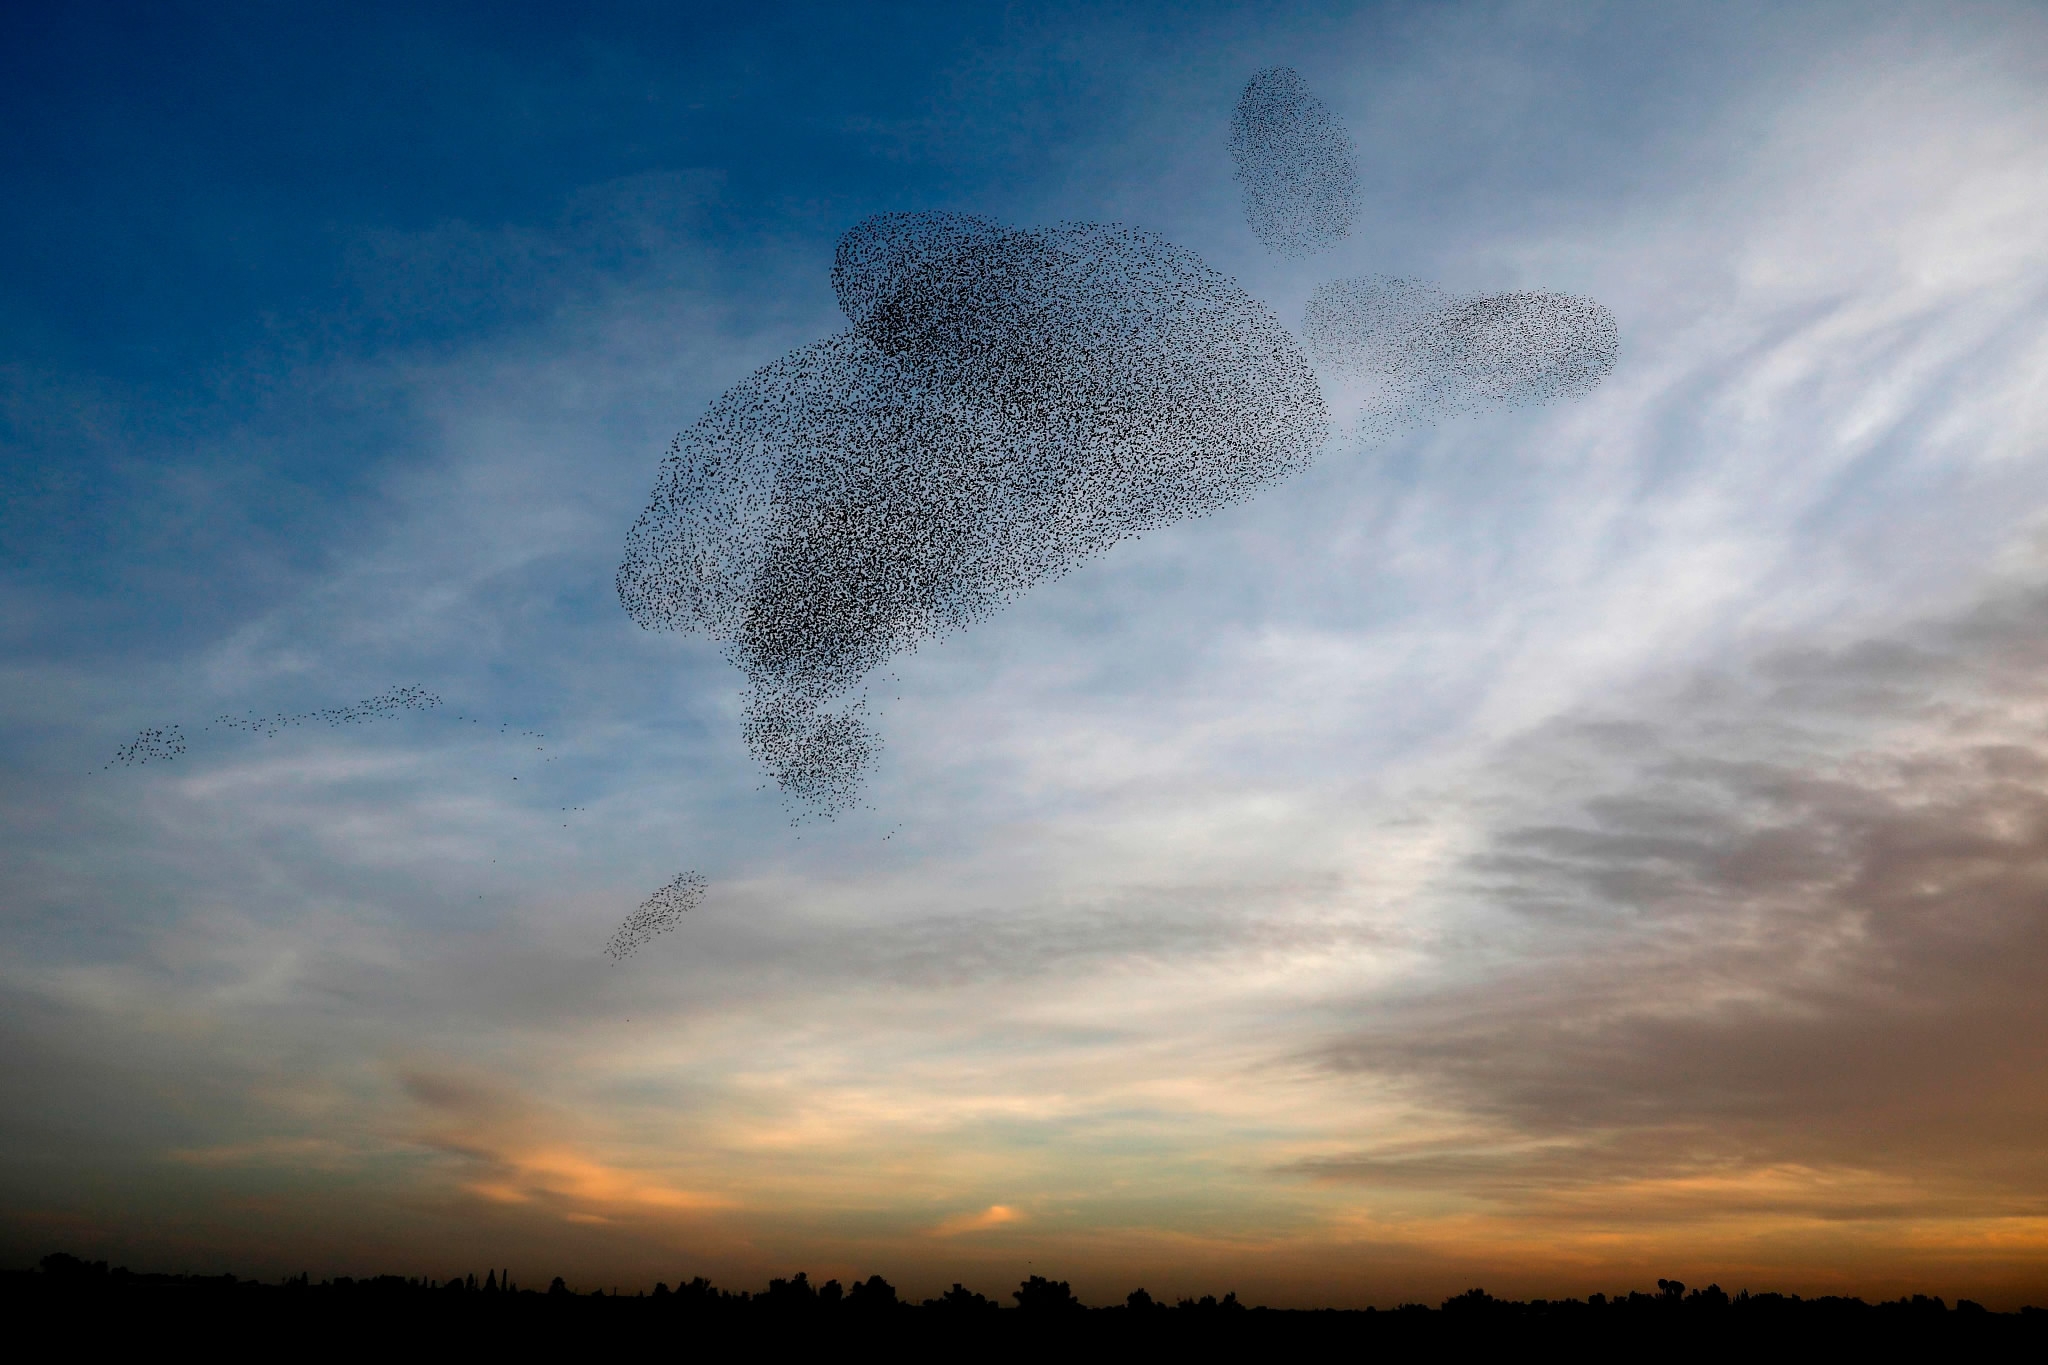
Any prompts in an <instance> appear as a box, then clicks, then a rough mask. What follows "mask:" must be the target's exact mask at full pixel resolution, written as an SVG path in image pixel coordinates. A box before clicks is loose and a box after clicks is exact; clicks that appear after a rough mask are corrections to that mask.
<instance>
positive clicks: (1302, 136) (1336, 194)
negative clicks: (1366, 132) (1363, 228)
mask: <svg viewBox="0 0 2048 1365" xmlns="http://www.w3.org/2000/svg"><path fill="white" fill-rule="evenodd" d="M1230 158H1231V160H1232V161H1234V162H1236V163H1237V183H1238V185H1239V187H1240V188H1241V189H1242V190H1243V191H1244V216H1245V221H1246V222H1247V223H1248V224H1249V225H1250V226H1251V230H1252V236H1254V237H1256V238H1258V239H1259V241H1260V242H1261V243H1262V244H1264V246H1265V247H1266V249H1267V250H1268V251H1273V252H1277V253H1279V254H1280V255H1282V256H1295V257H1302V256H1311V255H1314V254H1315V253H1316V252H1318V251H1322V250H1325V249H1326V248H1328V247H1331V246H1334V245H1335V244H1336V243H1337V242H1339V241H1341V240H1342V239H1343V238H1345V237H1348V236H1350V235H1351V228H1352V225H1353V224H1354V223H1355V222H1357V221H1358V207H1359V205H1358V153H1357V150H1356V149H1355V148H1354V147H1353V146H1352V144H1351V135H1350V134H1349V133H1347V132H1345V131H1344V124H1343V123H1342V121H1340V120H1339V119H1338V117H1337V116H1336V114H1334V113H1332V112H1331V110H1330V107H1329V106H1328V105H1327V104H1324V103H1323V102H1322V101H1321V100H1319V99H1317V98H1316V97H1315V96H1314V95H1312V94H1310V93H1309V88H1308V82H1306V81H1304V80H1303V79H1302V78H1301V73H1300V72H1298V71H1296V70H1294V68H1292V67H1287V66H1276V67H1271V68H1269V69H1267V70H1265V71H1261V72H1259V73H1258V74H1257V75H1255V76H1253V77H1252V78H1251V79H1250V80H1249V81H1246V82H1245V87H1244V93H1243V94H1242V95H1240V96H1238V100H1237V109H1236V112H1235V113H1233V114H1232V116H1231V119H1230Z"/></svg>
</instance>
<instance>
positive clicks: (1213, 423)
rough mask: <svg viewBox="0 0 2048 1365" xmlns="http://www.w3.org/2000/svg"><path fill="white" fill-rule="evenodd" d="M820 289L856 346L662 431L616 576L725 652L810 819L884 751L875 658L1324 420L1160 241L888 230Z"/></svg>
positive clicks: (1318, 407) (859, 242)
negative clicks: (661, 457)
mask: <svg viewBox="0 0 2048 1365" xmlns="http://www.w3.org/2000/svg"><path fill="white" fill-rule="evenodd" d="M832 282H833V286H834V288H835V290H836V292H837V294H838V297H839V303H840V307H841V309H842V311H843V312H844V313H845V315H846V319H847V322H848V324H849V326H848V329H847V330H846V331H844V332H841V333H839V334H838V335H836V336H832V337H828V338H826V339H825V340H823V341H820V342H816V343H814V344H812V345H810V346H806V347H803V348H801V349H799V350H796V351H793V352H791V353H790V354H788V355H786V356H784V357H783V358H782V359H780V360H777V361H775V362H774V363H772V364H770V365H767V366H765V367H763V368H762V369H761V370H759V371H757V372H756V373H755V374H754V375H753V376H751V377H750V378H748V379H746V380H744V381H742V382H741V383H740V384H738V385H736V386H735V387H733V388H732V389H730V390H728V391H727V392H726V393H725V394H724V395H723V396H722V397H720V398H719V399H718V400H717V401H715V402H714V403H713V404H712V405H711V409H710V411H709V412H707V413H706V414H705V415H704V417H703V418H702V419H700V420H699V421H698V423H697V424H696V425H695V426H694V427H692V428H690V430H688V431H686V432H684V433H683V434H682V435H681V436H680V437H678V438H677V439H676V442H675V444H674V446H673V447H672V448H671V450H670V452H669V456H668V459H667V460H666V462H665V463H664V464H663V466H662V469H661V472H660V476H659V479H658V481H657V483H656V485H655V489H654V495H653V498H652V500H651V502H650V503H649V505H648V507H647V509H646V511H645V512H644V513H642V515H641V517H640V519H639V521H638V522H637V523H635V525H634V527H633V529H632V532H631V534H630V536H629V537H628V540H627V546H626V555H625V560H624V563H623V564H622V565H621V566H620V569H619V574H618V588H619V596H620V599H621V601H622V602H623V603H624V605H625V607H626V610H627V611H628V612H630V613H631V614H632V615H633V617H634V619H635V620H637V621H639V622H640V623H641V624H642V625H644V626H648V627H652V628H670V629H682V630H700V631H703V632H704V633H706V634H707V635H709V636H711V637H712V638H713V639H716V640H718V641H720V642H721V643H722V644H723V645H724V647H725V649H726V651H727V653H728V655H729V657H730V658H731V659H732V661H733V662H734V663H735V664H736V665H737V666H738V667H739V669H740V670H741V672H742V673H743V674H744V675H745V677H746V680H747V696H746V707H745V720H744V722H743V725H744V733H745V737H746V740H747V743H748V746H749V747H750V748H751V749H752V750H753V752H754V754H755V756H756V757H757V758H759V759H760V761H761V762H762V763H763V765H764V766H765V767H766V768H767V770H768V771H769V772H770V773H771V774H772V775H773V776H774V778H775V780H776V781H777V782H778V783H779V784H780V785H781V787H782V789H783V790H784V792H786V793H787V794H788V795H789V796H790V797H791V798H793V799H794V800H795V801H797V802H799V803H802V805H803V806H804V807H808V808H809V809H811V810H814V811H816V812H819V813H823V814H831V813H834V812H836V811H838V810H840V809H843V808H844V807H845V806H846V805H848V804H850V803H851V801H852V800H853V799H854V795H855V793H856V791H857V788H858V785H859V781H860V778H861V776H862V774H863V772H864V771H865V770H866V769H867V768H868V766H869V765H870V763H871V762H872V759H873V756H874V754H875V751H876V747H877V741H876V738H875V736H874V733H873V731H872V730H871V729H870V728H869V726H868V724H867V723H866V720H865V717H864V714H863V704H862V702H861V700H860V699H859V697H858V695H857V689H858V687H859V685H860V683H861V680H862V679H863V678H865V677H866V676H867V675H868V674H869V672H870V671H871V670H873V669H874V668H875V667H876V665H878V664H880V663H881V662H883V661H884V660H885V659H887V658H888V657H890V656H891V655H892V654H895V653H896V652H898V651H901V650H904V649H908V648H911V647H913V646H915V645H916V644H917V643H919V642H920V641H922V640H926V639H929V638H931V637H932V636H934V635H937V634H940V633H943V632H946V631H949V630H954V629H958V628H960V627H963V626H966V625H968V624H971V623H972V622H974V621H977V620H980V619H982V618H983V617H985V616H987V615H988V614H989V613H990V612H992V611H994V610H996V609H997V608H999V607H1000V606H1002V605H1003V604H1004V603H1006V602H1008V601H1009V600H1010V599H1012V598H1013V597H1015V596H1016V595H1017V594H1019V593H1021V592H1023V591H1024V590H1026V589H1028V588H1030V587H1032V586H1033V585H1034V584H1037V583H1040V582H1043V581H1044V580H1046V579H1048V578H1052V577H1056V576H1058V575H1060V574H1064V573H1066V572H1067V571H1068V570H1070V569H1072V568H1073V567H1074V566H1075V565H1076V564H1077V563H1079V562H1081V561H1082V560H1084V559H1086V558H1088V557H1089V556H1091V555H1095V554H1098V553H1100V552H1101V551H1103V550H1104V549H1107V548H1108V547H1109V546H1111V545H1113V544H1115V543H1116V542H1117V541H1119V540H1122V539H1124V538H1125V537H1127V536H1132V535H1136V534H1139V533H1141V532H1143V531H1145V530H1147V529H1150V528H1152V527H1156V526H1163V525H1165V524H1167V523H1169V522H1174V521H1179V520H1182V519H1184V518H1187V517H1193V516H1200V515H1202V514H1204V513H1207V512H1213V511H1215V510H1216V509H1218V508H1220V507H1224V506H1227V505H1229V504H1231V503H1233V502H1237V501H1239V500H1241V499H1244V498H1246V497H1249V496H1250V495H1251V494H1253V493H1254V492H1256V491H1257V490H1259V489H1260V488H1262V487H1265V486H1266V485H1268V484H1271V483H1273V482H1275V481H1277V480H1279V479H1282V478H1284V477H1286V476H1287V475H1288V474H1290V473H1292V472H1294V471H1295V470H1297V469H1300V468H1302V467H1303V466H1304V465H1306V464H1307V463H1308V462H1309V461H1310V459H1312V458H1313V456H1314V454H1315V452H1316V450H1317V448H1318V447H1319V446H1320V445H1321V444H1322V441H1323V438H1324V434H1325V429H1326V426H1327V414H1326V413H1325V411H1324V408H1323V400H1322V394H1321V391H1320V389H1319V388H1318V386H1317V383H1316V379H1315V376H1314V374H1313V373H1312V372H1311V370H1310V368H1309V364H1308V360H1307V358H1306V357H1305V356H1304V355H1303V354H1302V351H1301V347H1300V345H1299V344H1298V343H1297V342H1296V341H1295V339H1294V337H1293V335H1292V334H1291V333H1290V332H1289V331H1288V330H1287V329H1286V327H1284V326H1283V325H1282V324H1281V322H1280V320H1279V319H1278V318H1277V317H1276V316H1274V314H1273V312H1272V310H1271V309H1269V308H1268V307H1266V306H1265V305H1264V304H1262V303H1260V302H1259V301H1258V300H1256V299H1254V298H1252V297H1251V296H1250V295H1249V294H1247V293H1245V292H1244V290H1242V289H1241V288H1239V287H1238V286H1237V285H1236V284H1234V283H1233V282H1231V281H1230V280H1229V279H1227V278H1225V277H1224V276H1223V275H1221V274H1219V273H1218V272H1216V271H1215V270H1213V269H1211V268H1210V267H1209V266H1207V265H1206V264H1204V263H1203V262H1202V260H1201V259H1200V258H1199V257H1197V256H1196V255H1195V254H1194V253H1193V252H1191V251H1188V250H1186V249H1185V248H1182V247H1178V246H1175V245H1173V244H1172V243H1171V242H1168V241H1166V240H1165V239H1163V238H1161V237H1159V236H1157V235H1156V234H1154V233H1150V232H1145V231H1142V230H1140V229H1136V228H1130V227H1124V226H1120V225H1114V224H1097V223H1069V224H1062V225H1060V226H1058V227H1053V228H1045V229H1020V228H1013V227H1007V226H1005V225H1003V224H1000V223H997V222H995V221H993V220H991V219H987V218H979V217H971V216H968V215H964V214H951V213H897V214H885V215H881V216H879V217H875V218H870V219H868V220H867V221H866V222H864V223H861V224H859V225H857V226H856V227H855V228H853V230H852V231H850V232H848V233H847V234H846V235H845V236H844V237H843V238H842V239H841V240H840V243H839V249H838V253H837V256H836V259H835V261H834V264H833V270H832ZM849 697H851V698H853V700H851V701H850V702H849V701H848V700H847V699H848V698H849Z"/></svg>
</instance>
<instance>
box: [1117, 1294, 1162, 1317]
mask: <svg viewBox="0 0 2048 1365" xmlns="http://www.w3.org/2000/svg"><path fill="white" fill-rule="evenodd" d="M1124 1307H1126V1308H1128V1309H1130V1310H1131V1311H1132V1312H1133V1313H1146V1312H1150V1311H1151V1310H1152V1309H1154V1308H1157V1307H1159V1305H1158V1304H1157V1303H1155V1302H1153V1300H1152V1296H1151V1295H1150V1294H1147V1293H1146V1292H1145V1291H1144V1290H1142V1289H1133V1290H1132V1291H1131V1292H1130V1293H1128V1294H1126V1295H1124Z"/></svg>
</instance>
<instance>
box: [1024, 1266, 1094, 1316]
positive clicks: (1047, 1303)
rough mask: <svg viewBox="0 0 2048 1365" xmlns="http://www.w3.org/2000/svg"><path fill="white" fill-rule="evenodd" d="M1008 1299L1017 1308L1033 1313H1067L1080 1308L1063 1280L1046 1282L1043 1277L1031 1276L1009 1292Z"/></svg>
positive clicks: (1078, 1302)
mask: <svg viewBox="0 0 2048 1365" xmlns="http://www.w3.org/2000/svg"><path fill="white" fill-rule="evenodd" d="M1010 1297H1011V1298H1013V1299H1015V1300H1016V1301H1017V1306H1018V1307H1019V1308H1022V1309H1025V1310H1026V1311H1028V1312H1033V1313H1068V1312H1072V1311H1073V1310H1075V1309H1077V1308H1079V1307H1081V1306H1082V1305H1081V1301H1080V1300H1079V1299H1077V1298H1075V1297H1074V1291H1073V1290H1072V1289H1071V1288H1070V1287H1069V1286H1068V1285H1067V1282H1066V1281H1065V1280H1048V1279H1047V1278H1045V1276H1043V1275H1033V1276H1032V1277H1031V1278H1030V1279H1028V1280H1026V1281H1024V1283H1022V1284H1020V1285H1018V1286H1017V1287H1016V1288H1015V1289H1013V1290H1011V1291H1010Z"/></svg>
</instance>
